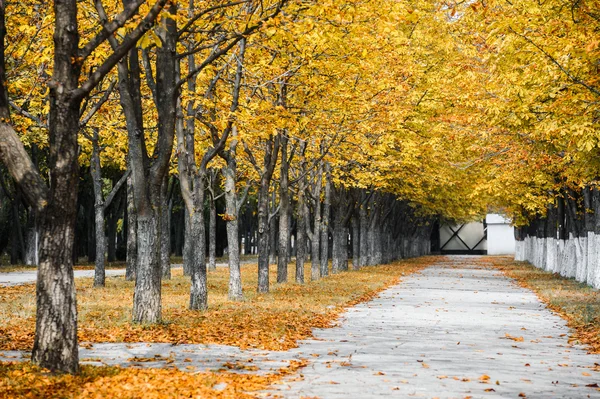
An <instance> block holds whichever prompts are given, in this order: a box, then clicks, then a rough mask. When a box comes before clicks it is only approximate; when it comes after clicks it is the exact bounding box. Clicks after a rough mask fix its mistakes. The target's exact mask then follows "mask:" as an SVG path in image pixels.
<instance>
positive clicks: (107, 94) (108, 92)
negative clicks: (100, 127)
mask: <svg viewBox="0 0 600 399" xmlns="http://www.w3.org/2000/svg"><path fill="white" fill-rule="evenodd" d="M116 83H117V81H116V80H115V79H113V80H111V81H110V84H109V86H108V88H107V89H106V90H105V91H104V94H103V95H102V98H100V100H98V102H97V103H96V104H94V106H93V107H92V109H91V110H90V112H88V113H87V114H86V115H85V116H84V117H83V118H82V119H81V120H80V121H79V128H80V129H81V128H84V127H85V126H86V125H87V124H88V122H89V121H90V120H91V119H92V118H93V117H94V115H96V112H98V111H99V110H100V108H101V107H102V105H104V103H105V102H107V101H108V98H109V97H110V95H111V93H112V92H113V90H114V88H115V85H116Z"/></svg>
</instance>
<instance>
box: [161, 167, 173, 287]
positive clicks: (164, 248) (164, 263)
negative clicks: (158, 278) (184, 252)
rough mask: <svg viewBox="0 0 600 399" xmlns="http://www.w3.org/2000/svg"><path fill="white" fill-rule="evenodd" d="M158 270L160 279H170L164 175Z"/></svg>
mask: <svg viewBox="0 0 600 399" xmlns="http://www.w3.org/2000/svg"><path fill="white" fill-rule="evenodd" d="M160 195H161V198H160V201H161V212H160V218H161V220H160V226H161V234H160V269H161V273H162V278H165V279H167V280H170V279H171V259H170V258H171V223H170V222H171V220H170V219H171V217H170V208H169V176H168V175H166V176H165V179H164V182H163V186H162V188H161V192H160Z"/></svg>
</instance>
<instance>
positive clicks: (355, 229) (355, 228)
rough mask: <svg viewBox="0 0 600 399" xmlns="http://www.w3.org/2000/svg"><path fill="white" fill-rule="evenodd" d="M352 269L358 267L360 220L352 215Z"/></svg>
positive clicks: (357, 268)
mask: <svg viewBox="0 0 600 399" xmlns="http://www.w3.org/2000/svg"><path fill="white" fill-rule="evenodd" d="M352 269H353V270H359V269H360V220H359V219H357V217H356V214H355V215H353V216H352Z"/></svg>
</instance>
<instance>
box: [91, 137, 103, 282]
mask: <svg viewBox="0 0 600 399" xmlns="http://www.w3.org/2000/svg"><path fill="white" fill-rule="evenodd" d="M94 134H95V136H94V138H93V140H92V159H91V161H90V163H91V168H90V169H91V174H92V184H93V187H94V222H95V226H96V261H95V267H94V287H104V284H105V278H106V277H105V270H104V269H105V266H104V261H105V259H104V254H105V253H106V235H105V232H104V198H103V196H102V174H101V169H100V145H99V144H98V133H97V132H94Z"/></svg>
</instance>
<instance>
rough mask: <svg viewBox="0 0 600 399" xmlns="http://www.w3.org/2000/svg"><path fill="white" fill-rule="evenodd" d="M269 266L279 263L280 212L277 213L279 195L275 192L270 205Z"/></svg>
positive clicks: (272, 194)
mask: <svg viewBox="0 0 600 399" xmlns="http://www.w3.org/2000/svg"><path fill="white" fill-rule="evenodd" d="M268 213H269V215H273V216H272V217H269V265H275V264H276V263H277V237H276V236H277V220H278V219H279V212H278V211H277V193H276V192H275V190H273V191H272V192H271V201H270V205H269V211H268Z"/></svg>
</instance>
